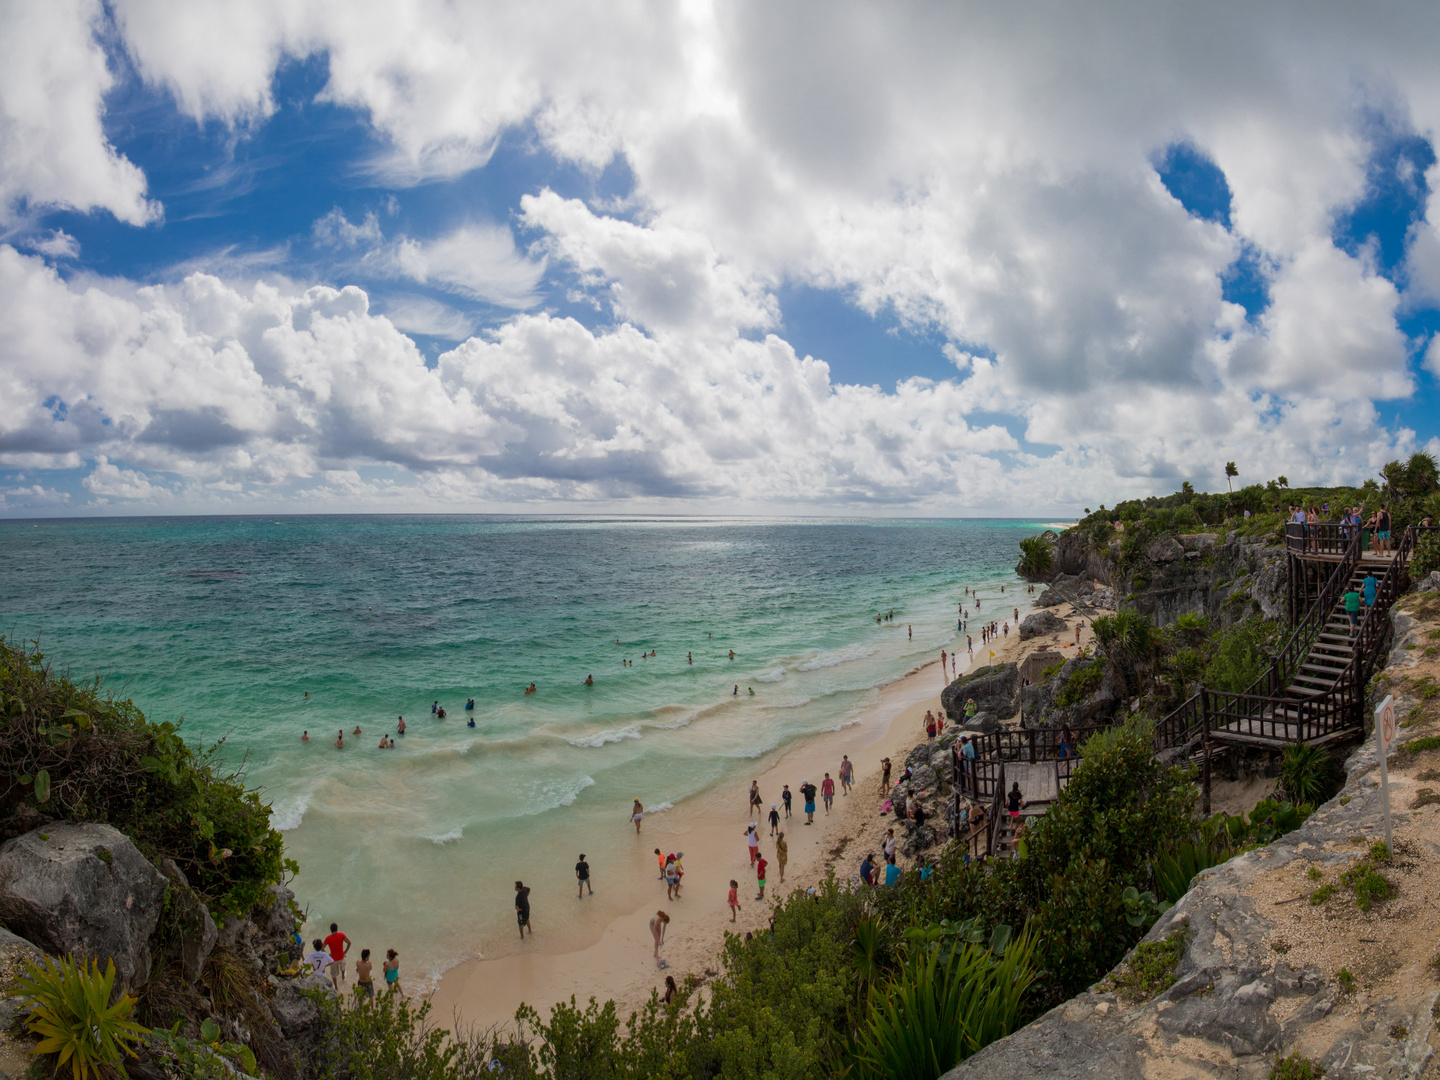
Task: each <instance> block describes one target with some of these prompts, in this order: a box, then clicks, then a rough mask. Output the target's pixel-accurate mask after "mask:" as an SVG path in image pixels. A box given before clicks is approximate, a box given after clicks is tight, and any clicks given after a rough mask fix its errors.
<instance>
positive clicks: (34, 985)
mask: <svg viewBox="0 0 1440 1080" xmlns="http://www.w3.org/2000/svg"><path fill="white" fill-rule="evenodd" d="M114 986H115V961H113V960H109V961H106V965H105V970H104V971H103V972H102V971H101V970H100V965H99V964H97V963H96V962H95V961H94V960H91V961H89V962H83V961H82V962H80V963H77V962H76V961H75V958H74V957H71V956H65V957H62V958H61V959H60V960H58V961H56V960H51V959H49V958H48V957H47V958H46V961H45V966H44V967H40V966H38V965H36V964H32V963H28V962H27V963H26V964H25V974H24V975H22V976H21V978H20V980H19V985H18V987H17V989H18V991H19V993H20V994H22V995H24V996H25V997H28V998H29V999H30V1001H29V1012H30V1017H29V1027H30V1033H31V1034H32V1035H37V1036H39V1037H40V1041H39V1042H37V1043H36V1044H35V1045H34V1046H32V1047H31V1048H30V1052H31V1053H32V1054H35V1055H37V1056H41V1057H45V1058H49V1059H50V1061H51V1062H52V1064H53V1067H54V1069H55V1070H56V1071H58V1070H61V1069H64V1068H65V1066H66V1065H67V1064H68V1065H69V1066H70V1073H71V1076H72V1077H73V1078H74V1080H89V1078H90V1077H91V1076H96V1077H109V1076H111V1075H112V1074H113V1071H114V1070H115V1069H116V1068H118V1067H119V1066H120V1063H121V1059H122V1058H123V1057H124V1056H125V1055H127V1054H128V1055H129V1056H130V1057H135V1056H136V1055H135V1051H134V1050H133V1049H131V1046H130V1044H131V1043H135V1042H139V1041H140V1040H141V1039H143V1038H144V1037H145V1035H146V1034H147V1032H146V1031H145V1029H144V1028H143V1027H141V1026H140V1025H139V1024H137V1023H135V1022H134V1021H133V1020H131V1019H130V1014H131V1013H132V1012H133V1011H134V1009H135V999H134V998H133V997H130V996H129V995H128V994H121V995H120V996H119V998H118V999H117V1000H116V1001H115V1003H114V1004H113V1005H112V1004H111V1003H110V998H111V994H112V991H113V990H114Z"/></svg>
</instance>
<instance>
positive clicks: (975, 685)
mask: <svg viewBox="0 0 1440 1080" xmlns="http://www.w3.org/2000/svg"><path fill="white" fill-rule="evenodd" d="M971 698H973V699H974V700H975V706H976V708H977V709H980V710H983V711H985V712H991V713H994V714H995V715H996V716H997V717H998V718H999V719H1001V720H1008V719H1010V717H1012V716H1014V715H1015V713H1016V711H1017V710H1018V709H1019V707H1020V670H1019V668H1018V667H1017V666H1016V665H1015V664H989V665H986V666H985V667H982V668H977V669H976V670H974V671H972V672H970V673H969V674H967V675H964V676H962V677H961V678H959V679H956V680H955V681H954V682H953V683H951V684H950V685H949V686H947V687H946V688H945V689H944V690H942V691H941V692H940V705H941V707H942V708H943V709H944V710H945V715H946V716H947V717H948V718H949V719H950V720H951V721H952V722H954V723H957V724H958V723H963V722H964V719H965V702H966V701H968V700H970V699H971Z"/></svg>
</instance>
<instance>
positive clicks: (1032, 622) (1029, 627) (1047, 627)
mask: <svg viewBox="0 0 1440 1080" xmlns="http://www.w3.org/2000/svg"><path fill="white" fill-rule="evenodd" d="M1069 629H1070V625H1069V623H1067V622H1066V621H1065V620H1064V619H1062V618H1060V616H1059V615H1056V614H1055V613H1054V612H1052V611H1037V612H1035V613H1034V614H1031V615H1026V616H1025V618H1024V619H1023V620H1021V623H1020V640H1021V641H1029V640H1030V639H1031V638H1037V637H1048V636H1049V635H1051V634H1063V633H1065V631H1067V630H1069Z"/></svg>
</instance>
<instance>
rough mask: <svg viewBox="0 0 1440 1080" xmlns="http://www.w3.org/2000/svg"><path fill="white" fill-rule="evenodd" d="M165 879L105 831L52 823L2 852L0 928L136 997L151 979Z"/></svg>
mask: <svg viewBox="0 0 1440 1080" xmlns="http://www.w3.org/2000/svg"><path fill="white" fill-rule="evenodd" d="M165 888H166V880H165V876H164V875H163V874H161V873H160V871H158V870H156V869H155V867H154V866H152V865H151V864H150V862H149V861H148V860H147V859H146V858H145V856H144V855H142V854H140V849H139V848H137V847H136V846H135V845H134V844H133V843H132V842H131V841H130V839H129V837H127V836H125V835H124V834H123V833H121V832H119V831H117V830H116V829H113V828H111V827H110V826H109V825H94V824H90V825H70V824H66V823H64V822H55V823H52V824H50V825H47V826H45V827H44V828H43V829H36V830H34V831H32V832H28V833H25V834H24V835H23V836H17V837H15V838H14V839H13V840H9V841H7V842H6V843H5V844H4V846H3V847H0V920H3V921H4V923H5V925H6V926H8V927H9V928H10V929H12V930H14V931H17V932H18V933H19V934H21V936H23V937H24V938H26V939H27V940H29V941H30V942H32V943H34V944H36V945H38V946H40V947H42V948H44V949H45V950H46V951H47V952H51V953H54V954H56V955H60V954H63V953H73V954H75V955H76V956H77V957H86V958H92V959H95V960H97V961H99V963H100V964H101V965H102V966H103V965H104V963H105V961H106V960H108V959H113V960H114V961H115V970H116V974H117V980H116V981H117V983H118V984H119V985H120V986H122V987H124V988H126V989H134V988H136V987H138V986H141V985H143V984H144V982H145V980H146V979H147V978H149V976H150V935H151V934H152V933H154V931H155V924H156V923H157V922H158V921H159V919H160V902H161V899H162V897H163V896H164V895H165Z"/></svg>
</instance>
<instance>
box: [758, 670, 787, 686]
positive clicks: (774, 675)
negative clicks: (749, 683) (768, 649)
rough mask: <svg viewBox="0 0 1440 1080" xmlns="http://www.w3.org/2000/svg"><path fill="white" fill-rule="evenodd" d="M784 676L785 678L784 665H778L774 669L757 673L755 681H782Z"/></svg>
mask: <svg viewBox="0 0 1440 1080" xmlns="http://www.w3.org/2000/svg"><path fill="white" fill-rule="evenodd" d="M783 678H785V669H784V668H783V667H777V668H775V669H774V670H773V671H767V672H765V673H764V674H763V675H756V676H755V681H756V682H779V681H780V680H781V679H783Z"/></svg>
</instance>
